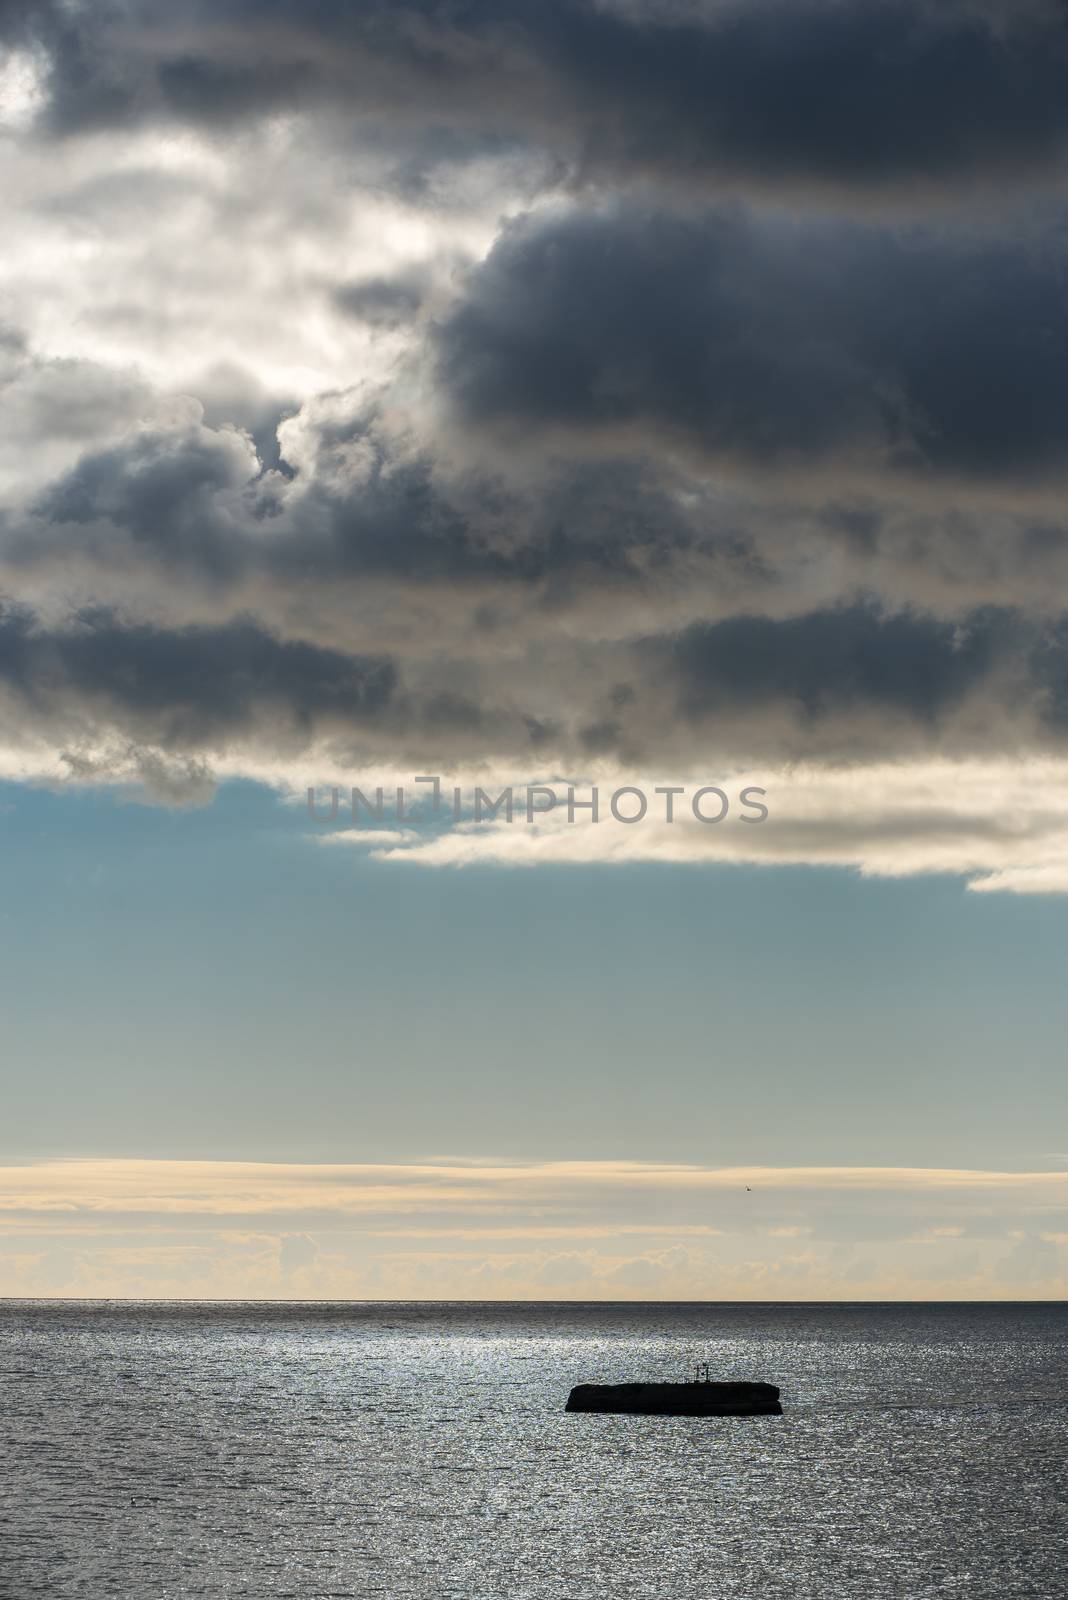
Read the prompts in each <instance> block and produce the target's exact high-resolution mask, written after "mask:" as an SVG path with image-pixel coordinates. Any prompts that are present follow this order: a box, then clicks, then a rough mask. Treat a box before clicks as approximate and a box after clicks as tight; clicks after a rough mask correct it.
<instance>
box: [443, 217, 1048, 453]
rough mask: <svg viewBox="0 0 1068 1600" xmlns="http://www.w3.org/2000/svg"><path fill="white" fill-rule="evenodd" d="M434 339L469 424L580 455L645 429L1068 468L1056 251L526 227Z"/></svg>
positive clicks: (646, 222) (823, 229)
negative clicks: (573, 447)
mask: <svg viewBox="0 0 1068 1600" xmlns="http://www.w3.org/2000/svg"><path fill="white" fill-rule="evenodd" d="M437 339H438V367H439V373H440V377H441V381H442V383H443V385H444V387H445V389H446V391H447V392H448V394H449V396H450V397H451V399H452V400H453V401H454V403H455V404H456V406H457V407H458V408H459V409H460V410H461V412H462V414H463V415H464V417H465V418H466V419H467V420H468V421H469V422H476V423H483V424H484V423H491V424H495V425H496V424H499V423H500V422H501V421H502V420H504V421H508V420H511V421H512V422H514V423H519V424H522V425H524V426H527V427H533V428H536V429H537V428H555V429H557V430H564V429H566V430H567V436H568V438H569V439H571V440H575V439H576V438H577V439H578V440H579V441H580V442H581V441H582V440H583V438H584V437H587V438H590V439H592V438H594V437H595V436H596V435H598V434H601V435H606V436H608V437H609V438H611V436H612V433H613V430H618V429H620V428H621V427H626V428H628V429H631V430H633V429H635V428H636V429H638V430H639V435H641V433H642V432H644V435H645V436H646V437H647V438H653V437H656V435H657V433H658V432H660V433H661V434H663V433H666V434H667V435H668V436H669V438H671V439H673V440H674V442H676V443H683V444H687V445H689V446H691V447H694V448H696V449H698V450H700V451H702V452H707V453H708V454H709V455H710V456H713V457H721V458H724V459H728V460H730V459H734V460H737V461H739V462H741V463H748V464H749V465H750V466H756V467H760V468H766V467H772V466H774V467H779V468H782V469H784V470H786V471H788V472H790V471H811V470H812V469H818V470H822V469H824V468H825V467H826V466H827V465H831V466H834V467H836V468H837V469H839V470H840V471H844V472H846V473H847V474H853V473H856V472H861V473H867V474H881V473H884V472H890V473H899V474H900V473H908V474H912V475H914V476H916V477H918V478H923V477H932V476H934V477H938V476H961V477H970V478H974V479H975V480H977V481H981V482H983V483H989V482H991V481H994V480H996V479H997V478H998V477H999V476H1012V475H1020V474H1030V473H1042V472H1045V471H1051V472H1054V473H1057V474H1059V473H1061V472H1063V469H1064V465H1065V461H1066V446H1068V296H1066V293H1065V275H1064V265H1063V239H1062V237H1061V235H1060V234H1059V233H1057V234H1052V235H1049V236H1043V235H1039V236H1036V237H1030V238H1027V239H1021V240H1004V239H1002V238H1000V237H991V236H989V235H985V234H981V233H975V234H971V233H968V232H966V231H958V232H947V231H945V230H935V229H931V228H928V229H914V230H894V229H890V228H881V227H872V226H863V225H858V224H851V223H845V222H822V221H796V220H789V219H784V218H776V217H770V218H769V217H767V216H755V215H753V214H750V213H747V212H745V211H743V210H741V209H740V208H738V209H732V210H728V211H723V212H719V213H715V214H712V215H706V216H702V217H700V218H683V217H676V216H672V215H665V214H656V213H651V212H649V211H647V210H643V209H636V208H626V207H614V208H612V209H606V210H602V211H599V212H594V213H590V212H585V211H571V212H568V213H566V214H564V215H554V216H551V217H550V218H548V219H546V218H544V217H537V216H534V217H528V218H525V219H523V220H521V221H520V222H518V223H515V224H513V225H511V226H510V227H508V228H506V230H505V232H504V233H503V235H502V237H501V238H500V239H499V241H498V243H497V244H496V246H495V247H494V249H493V250H492V251H491V252H490V255H489V257H488V259H487V260H486V261H485V262H484V263H483V264H482V265H481V266H480V267H479V268H478V269H477V270H476V271H475V272H474V273H473V275H472V277H471V280H470V284H469V288H468V292H467V297H466V299H465V300H464V301H462V302H461V303H460V304H459V305H458V306H457V307H456V308H455V309H454V310H453V311H452V312H451V314H450V315H449V316H448V317H447V318H446V319H445V320H444V322H443V324H442V326H441V327H440V329H439V332H438V335H437ZM626 437H627V439H628V442H629V440H630V438H631V437H632V434H628V435H627V436H626Z"/></svg>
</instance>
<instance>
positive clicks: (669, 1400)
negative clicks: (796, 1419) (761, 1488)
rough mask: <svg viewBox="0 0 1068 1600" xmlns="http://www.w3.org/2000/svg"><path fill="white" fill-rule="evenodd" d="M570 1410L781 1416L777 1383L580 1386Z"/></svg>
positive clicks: (570, 1397) (570, 1400)
mask: <svg viewBox="0 0 1068 1600" xmlns="http://www.w3.org/2000/svg"><path fill="white" fill-rule="evenodd" d="M565 1409H566V1410H568V1411H611V1412H626V1413H629V1414H631V1415H634V1416H648V1417H781V1416H782V1406H781V1405H780V1404H779V1391H778V1389H777V1388H776V1387H775V1385H774V1384H773V1383H708V1382H702V1383H580V1384H577V1385H576V1387H575V1388H574V1389H572V1391H571V1393H570V1394H569V1395H568V1397H567V1406H566V1408H565Z"/></svg>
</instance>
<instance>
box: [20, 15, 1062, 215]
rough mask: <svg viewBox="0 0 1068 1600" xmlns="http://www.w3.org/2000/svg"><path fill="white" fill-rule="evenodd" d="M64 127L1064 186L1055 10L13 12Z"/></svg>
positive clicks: (690, 174)
mask: <svg viewBox="0 0 1068 1600" xmlns="http://www.w3.org/2000/svg"><path fill="white" fill-rule="evenodd" d="M7 17H8V28H9V31H10V32H12V33H14V34H16V35H21V36H23V37H26V36H30V37H34V38H36V39H37V40H39V41H40V42H41V44H42V45H43V46H44V47H45V48H46V49H47V50H48V51H49V53H50V56H51V60H52V77H51V90H52V102H51V106H50V111H49V118H50V122H51V125H52V126H53V127H54V128H56V129H58V130H61V131H70V130H72V129H77V128H85V127H97V126H101V125H107V124H112V125H114V124H115V123H117V122H128V121H130V120H132V119H137V118H140V117H161V116H167V117H177V118H181V119H187V120H190V121H192V122H195V123H200V124H205V125H209V126H218V125H226V124H229V123H233V122H234V121H235V120H239V119H242V118H248V117H251V116H256V115H260V114H266V113H272V112H278V111H287V110H299V109H321V108H323V107H324V106H325V107H332V108H333V109H334V110H335V111H336V112H338V113H340V114H343V115H344V116H346V117H349V118H358V117H365V118H370V119H380V120H381V119H385V120H387V121H388V122H390V123H391V124H392V125H394V126H397V125H403V124H405V123H407V124H409V125H410V124H413V123H415V124H420V125H422V126H424V127H434V126H435V125H437V126H438V127H440V128H442V129H444V130H446V131H452V132H455V131H456V130H463V129H473V130H476V131H478V132H479V133H481V134H482V135H484V136H485V137H500V136H501V135H502V134H503V135H520V136H522V137H524V138H527V139H529V140H532V141H535V142H538V143H541V144H543V145H547V146H549V147H551V148H554V149H556V150H557V151H559V152H560V153H561V155H563V156H564V157H565V158H566V159H567V160H568V162H569V163H570V164H571V166H572V168H573V170H575V171H576V172H578V173H589V174H596V175H599V176H606V175H612V174H615V175H618V174H620V173H624V174H626V173H638V174H649V173H654V172H655V173H657V174H660V175H664V176H666V177H668V179H669V180H672V181H680V182H683V183H689V184H696V185H698V186H705V185H707V184H708V183H710V182H712V183H716V182H720V183H722V182H723V181H736V180H739V179H740V180H744V181H746V182H748V183H750V184H753V183H756V184H761V185H765V184H784V183H785V184H794V185H797V184H800V185H802V186H811V185H812V184H813V183H818V184H823V185H829V186H833V187H837V188H852V189H862V190H869V191H870V190H876V191H878V190H883V189H886V188H888V187H893V186H895V185H900V184H901V183H903V182H906V181H911V182H916V181H917V180H918V181H919V182H920V183H922V184H930V183H934V184H938V183H945V182H947V181H951V180H959V179H960V178H962V177H964V178H970V177H973V176H975V175H982V174H986V175H988V176H991V175H992V176H993V177H995V178H996V179H998V180H999V181H1004V180H1005V179H1006V178H1007V177H1008V176H1009V175H1018V174H1020V173H1028V172H1044V171H1059V170H1060V169H1061V168H1062V166H1063V162H1064V157H1065V136H1066V131H1068V108H1066V105H1065V97H1064V94H1063V82H1064V73H1065V66H1066V63H1068V36H1066V33H1065V27H1064V15H1063V11H1062V10H1061V8H1060V7H1059V6H1058V5H1056V4H1054V3H1053V0H1048V3H1044V0H1030V3H1022V4H1021V3H1020V0H1014V3H1012V4H1010V3H1009V0H985V3H978V0H948V3H945V4H943V5H941V6H939V7H938V8H936V9H932V8H931V7H929V6H925V5H924V4H922V0H747V3H742V0H706V3H696V4H692V5H667V6H665V5H664V4H662V3H654V0H642V3H627V4H624V3H600V4H598V3H595V0H563V3H559V4H554V5H543V4H541V3H539V0H503V3H502V0H465V3H464V4H462V5H455V4H446V3H444V0H367V3H364V4H361V5H359V6H346V5H342V4H337V3H329V0H324V3H322V4H318V5H315V6H306V5H302V6H297V5H295V4H294V3H293V0H267V3H265V4H261V3H257V4H255V5H251V4H250V3H249V0H222V3H221V4H213V5H211V6H207V5H205V4H202V3H192V0H186V3H185V4H184V5H183V6H182V7H181V9H180V11H179V12H177V13H176V12H175V11H174V9H173V8H169V7H168V8H164V7H162V6H160V5H159V4H158V3H156V0H140V3H137V0H135V3H133V4H131V5H124V6H122V7H121V9H120V8H119V7H117V6H115V7H112V8H107V7H99V6H93V7H91V8H90V7H88V6H82V7H75V8H73V9H72V8H68V7H61V6H59V5H56V4H45V5H42V6H39V7H26V6H15V7H11V8H9V10H8V13H7Z"/></svg>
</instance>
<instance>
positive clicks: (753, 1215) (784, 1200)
mask: <svg viewBox="0 0 1068 1600" xmlns="http://www.w3.org/2000/svg"><path fill="white" fill-rule="evenodd" d="M1066 1208H1068V1173H1066V1172H1064V1171H1063V1170H1054V1171H1046V1172H984V1171H967V1170H956V1169H930V1168H908V1167H898V1168H894V1167H887V1168H883V1167H878V1168H876V1167H871V1168H865V1167H798V1168H769V1167H756V1168H708V1167H700V1166H693V1165H681V1164H671V1163H653V1162H637V1161H634V1162H610V1161H604V1162H567V1161H564V1162H544V1163H537V1162H529V1163H523V1164H514V1163H513V1164H509V1163H495V1162H492V1161H487V1160H482V1161H448V1160H442V1159H438V1160H434V1161H426V1162H423V1163H412V1164H403V1165H402V1164H397V1165H387V1164H381V1165H374V1164H364V1165H345V1166H314V1165H301V1164H295V1163H287V1164H271V1163H264V1162H212V1161H142V1160H79V1161H50V1162H41V1163H31V1164H28V1165H25V1166H9V1167H4V1168H0V1215H2V1216H3V1219H4V1230H3V1234H4V1237H3V1240H2V1243H0V1293H4V1294H14V1295H35V1294H49V1295H55V1294H59V1295H63V1294H66V1295H79V1294H91V1295H96V1296H101V1295H102V1296H122V1295H128V1296H134V1297H138V1296H145V1297H153V1296H161V1297H167V1296H174V1295H176V1296H180V1297H197V1298H199V1297H210V1296H212V1295H221V1296H224V1297H226V1298H233V1297H235V1296H244V1297H263V1298H267V1299H286V1298H289V1299H299V1298H302V1297H307V1298H324V1297H325V1298H331V1297H333V1298H350V1299H358V1298H372V1299H374V1298H391V1297H397V1296H402V1297H415V1298H419V1297H434V1298H440V1297H446V1298H468V1299H491V1300H492V1299H522V1298H524V1297H535V1298H556V1299H606V1300H625V1299H671V1300H677V1299H706V1298H707V1299H735V1298H741V1299H788V1298H796V1299H813V1300H823V1299H851V1300H854V1299H882V1298H909V1297H914V1298H922V1299H955V1298H961V1299H983V1298H990V1299H1005V1298H1007V1299H1029V1298H1030V1299H1041V1298H1053V1297H1056V1296H1061V1295H1063V1294H1064V1293H1065V1292H1066V1290H1068V1277H1066V1273H1068V1252H1066V1248H1065V1246H1066V1244H1068V1209H1066Z"/></svg>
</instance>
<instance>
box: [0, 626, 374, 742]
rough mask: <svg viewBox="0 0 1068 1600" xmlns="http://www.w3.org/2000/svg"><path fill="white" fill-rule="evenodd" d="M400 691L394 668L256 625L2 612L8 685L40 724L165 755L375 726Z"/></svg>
mask: <svg viewBox="0 0 1068 1600" xmlns="http://www.w3.org/2000/svg"><path fill="white" fill-rule="evenodd" d="M395 684H396V674H395V670H394V667H393V665H392V663H391V662H389V661H388V660H384V659H373V658H360V657H354V656H347V655H344V654H342V653H341V652H339V651H336V650H325V649H321V648H319V647H317V646H315V645H313V644H309V643H307V642H304V641H299V640H298V641H290V640H282V639H278V638H275V637H273V636H272V635H271V634H270V633H269V632H267V631H266V630H265V629H264V628H262V627H261V626H260V625H258V624H257V623H256V621H255V620H254V619H251V618H243V617H236V618H234V619H233V620H232V621H229V622H227V623H226V624H224V625H223V626H220V627H215V628H210V627H186V628H164V627H155V626H152V625H151V624H148V623H143V622H131V621H127V620H124V619H123V618H121V617H119V616H116V615H115V614H114V613H112V612H109V611H107V610H103V609H97V610H90V611H85V612H83V613H81V614H78V615H75V616H73V617H71V618H70V619H69V620H68V621H67V622H66V623H65V624H64V625H63V626H60V627H56V626H46V625H44V624H42V623H40V622H39V621H38V619H37V618H35V617H34V615H33V613H32V612H31V611H29V610H28V608H26V607H24V606H10V605H9V606H5V607H4V608H3V609H0V685H3V687H4V689H5V690H6V691H8V693H10V694H14V695H15V696H16V697H17V699H18V700H19V701H21V703H22V704H23V705H24V706H25V707H26V708H27V710H28V711H29V712H30V713H31V715H32V717H33V718H34V720H35V721H38V720H39V721H41V722H44V723H46V722H47V721H48V719H49V718H51V717H53V716H58V717H60V718H65V717H69V716H70V715H72V714H74V715H78V716H80V717H83V718H93V719H96V720H98V721H99V722H100V723H101V724H102V725H104V726H106V727H111V728H117V729H119V730H121V731H122V732H123V733H124V734H126V735H127V736H129V737H136V738H138V739H142V740H145V741H146V742H150V743H151V744H153V745H157V746H159V747H160V748H162V749H164V750H177V751H197V750H200V749H204V748H216V749H217V748H221V747H223V746H225V745H227V744H228V743H230V742H232V741H235V740H238V741H240V740H241V739H242V738H245V739H247V738H251V737H255V736H256V735H257V734H260V735H269V736H271V737H273V738H275V739H276V740H277V741H278V742H279V743H280V744H281V745H283V746H284V745H287V744H291V743H293V742H294V741H296V742H297V743H298V744H299V742H300V741H302V740H303V741H307V740H310V739H311V738H313V737H314V736H315V735H317V734H322V733H324V732H325V733H329V732H331V731H333V732H337V731H352V730H356V729H359V728H361V727H367V726H370V725H373V724H374V722H375V721H376V720H377V719H379V718H380V717H381V716H382V714H383V713H384V712H385V710H386V708H387V707H388V705H389V702H390V699H391V697H392V695H393V692H394V689H395Z"/></svg>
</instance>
